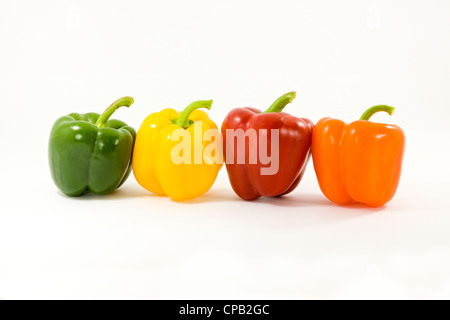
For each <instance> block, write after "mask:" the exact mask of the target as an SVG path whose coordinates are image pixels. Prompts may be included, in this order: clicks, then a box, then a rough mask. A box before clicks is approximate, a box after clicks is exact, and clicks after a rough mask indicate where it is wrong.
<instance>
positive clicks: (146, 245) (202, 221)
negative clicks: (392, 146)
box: [0, 0, 450, 299]
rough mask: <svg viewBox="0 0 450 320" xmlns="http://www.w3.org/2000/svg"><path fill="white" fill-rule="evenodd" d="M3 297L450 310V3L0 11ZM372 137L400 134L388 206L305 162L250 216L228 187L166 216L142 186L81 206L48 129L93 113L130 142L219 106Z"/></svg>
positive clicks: (99, 4) (223, 184)
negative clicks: (429, 305) (123, 106)
mask: <svg viewBox="0 0 450 320" xmlns="http://www.w3.org/2000/svg"><path fill="white" fill-rule="evenodd" d="M0 12H2V20H1V21H0V41H1V43H2V50H1V51H0V72H1V74H2V77H1V78H0V90H1V92H2V113H1V118H2V122H1V125H0V133H1V137H2V139H1V140H0V141H1V150H2V156H1V157H0V165H1V167H2V168H3V169H2V170H1V172H0V175H1V181H2V184H1V185H0V195H1V202H0V206H1V207H0V208H1V209H0V210H1V211H0V298H4V299H14V298H163V299H173V298H183V299H188V298H194V299H195V298H202V299H215V298H226V299H230V298H234V299H240V298H245V299H278V298H447V299H448V298H450V271H449V270H450V232H449V230H450V210H449V209H450V201H449V197H448V190H449V178H450V170H449V165H448V163H449V160H450V152H449V138H450V126H449V125H448V121H449V117H450V111H449V110H450V109H449V101H450V90H449V87H450V60H449V59H448V57H449V56H450V41H449V31H450V20H449V19H448V17H449V15H450V2H449V1H445V0H436V1H425V0H423V1H406V0H404V1H400V0H397V1H376V0H374V1H339V2H338V1H277V2H276V6H274V5H273V4H271V2H266V1H226V2H225V1H165V2H149V1H126V2H125V1H124V2H123V3H121V2H118V1H41V2H39V3H38V2H33V1H5V0H2V2H0ZM290 90H297V91H298V96H297V99H296V100H295V102H294V104H292V105H290V106H289V107H288V110H287V112H290V113H292V114H295V115H298V116H304V117H309V118H310V119H312V120H313V121H315V122H316V121H317V120H319V119H320V118H321V117H323V116H333V117H338V118H342V119H345V120H347V121H351V120H353V119H356V118H357V117H359V116H360V114H361V113H362V112H363V111H364V110H365V109H366V108H367V107H369V106H372V105H375V104H379V103H386V104H390V105H393V106H395V107H397V112H396V114H395V115H394V116H393V117H391V118H389V117H388V116H386V115H377V116H375V117H374V120H378V121H384V122H392V123H396V124H399V125H401V126H402V127H403V129H404V130H405V132H406V135H407V142H408V145H407V151H406V156H405V161H404V172H403V177H402V181H401V184H400V187H399V190H398V193H397V195H396V197H395V198H394V200H393V201H392V202H391V203H389V204H388V205H387V206H386V207H384V208H381V209H378V210H372V209H367V208H363V207H360V206H354V207H350V208H343V207H338V206H335V205H333V204H332V203H330V202H328V201H327V200H326V199H325V198H324V197H323V196H322V194H321V193H320V190H319V189H318V186H317V182H316V180H315V176H314V170H313V167H312V165H311V164H310V166H309V168H308V171H307V174H306V176H305V178H304V181H303V182H302V184H301V185H300V187H299V188H298V189H297V190H296V191H295V192H294V193H293V194H292V195H290V196H288V197H286V198H283V199H262V200H259V201H255V202H244V201H241V200H239V199H238V198H237V197H236V196H235V195H234V193H233V192H232V190H231V188H230V186H229V183H228V180H227V177H226V171H225V170H223V171H222V172H221V175H220V177H219V179H218V181H217V183H216V185H214V187H213V189H212V190H211V191H210V192H209V193H208V194H206V195H205V196H204V197H201V198H199V199H197V200H195V201H191V202H188V203H174V202H172V201H170V200H169V199H166V198H158V197H155V196H152V195H149V194H148V193H147V192H146V191H145V190H143V189H141V188H140V187H139V186H138V185H137V184H136V182H135V180H134V178H133V177H131V178H130V179H129V181H128V182H127V183H126V185H124V187H123V188H122V189H121V190H120V191H118V192H117V193H115V194H113V195H110V196H106V197H96V196H87V197H83V198H79V199H69V198H66V197H63V196H61V195H60V194H59V193H58V192H57V190H56V189H55V187H54V185H53V183H52V181H51V179H50V175H49V170H48V165H47V139H48V135H49V131H50V128H51V126H52V124H53V122H54V120H56V118H58V117H59V116H61V115H64V114H67V113H70V112H74V111H77V112H89V111H97V112H101V111H102V110H103V109H104V108H106V107H107V106H108V105H109V103H110V102H112V101H113V100H115V99H116V98H118V97H120V96H123V95H132V96H134V98H135V100H136V104H135V105H134V106H133V107H132V108H131V109H130V110H120V111H119V112H118V113H117V114H116V118H120V119H123V120H124V121H126V122H128V123H129V124H130V125H133V126H134V127H135V128H138V127H139V125H140V123H141V122H142V120H143V119H144V118H145V117H146V116H147V115H148V114H150V113H151V112H154V111H158V110H160V109H162V108H164V107H178V108H180V109H181V108H183V107H184V106H186V105H187V104H189V103H190V102H192V101H193V100H197V99H209V98H213V99H214V100H215V103H214V106H213V110H212V111H211V112H210V115H211V117H212V118H213V119H215V120H216V122H217V123H218V124H219V125H220V123H221V121H222V119H223V118H224V116H225V114H226V113H227V112H228V110H230V108H232V107H236V106H254V107H260V108H264V107H267V106H268V105H270V104H271V103H272V101H273V100H274V99H275V98H277V97H278V96H279V95H281V94H282V93H284V92H287V91H290Z"/></svg>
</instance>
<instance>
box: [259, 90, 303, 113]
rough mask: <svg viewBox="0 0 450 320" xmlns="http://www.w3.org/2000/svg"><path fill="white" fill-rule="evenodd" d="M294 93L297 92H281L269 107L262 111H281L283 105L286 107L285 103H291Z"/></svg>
mask: <svg viewBox="0 0 450 320" xmlns="http://www.w3.org/2000/svg"><path fill="white" fill-rule="evenodd" d="M296 95H297V94H296V93H295V91H292V92H288V93H286V94H283V95H282V96H281V97H279V98H278V99H277V100H275V102H274V103H273V104H272V105H271V106H270V107H269V109H267V110H266V111H264V112H263V113H269V112H278V113H279V112H281V111H283V109H284V107H286V105H287V104H288V103H291V102H292V101H293V100H294V99H295V97H296Z"/></svg>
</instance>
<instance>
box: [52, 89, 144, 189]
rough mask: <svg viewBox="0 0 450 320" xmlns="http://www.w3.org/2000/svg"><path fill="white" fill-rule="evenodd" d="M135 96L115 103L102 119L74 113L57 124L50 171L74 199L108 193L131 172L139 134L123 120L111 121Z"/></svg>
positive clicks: (93, 115)
mask: <svg viewBox="0 0 450 320" xmlns="http://www.w3.org/2000/svg"><path fill="white" fill-rule="evenodd" d="M133 103H134V100H133V98H132V97H124V98H121V99H119V100H117V101H116V102H114V103H113V104H112V105H111V106H110V107H109V108H108V109H107V110H106V111H105V113H103V114H102V115H101V116H100V115H99V114H97V113H87V114H78V113H72V114H70V115H68V116H65V117H62V118H60V119H58V120H57V121H56V123H55V124H54V126H53V129H52V132H51V134H50V143H49V162H50V171H51V174H52V177H53V180H54V182H55V184H56V186H57V187H58V188H59V190H61V192H63V193H64V194H66V195H67V196H71V197H78V196H81V195H83V194H86V193H89V192H92V193H95V194H108V193H111V192H113V191H115V190H116V189H117V188H119V187H120V186H121V185H122V184H123V183H124V182H125V180H126V179H127V178H128V176H129V175H130V173H131V156H132V151H133V144H134V140H135V137H136V132H135V131H134V129H133V128H131V127H129V126H127V125H126V124H125V123H124V122H122V121H119V120H109V118H110V117H111V116H112V114H113V113H114V112H115V111H116V110H117V109H118V108H120V107H129V106H131V105H132V104H133Z"/></svg>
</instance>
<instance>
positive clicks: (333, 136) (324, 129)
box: [312, 105, 405, 207]
mask: <svg viewBox="0 0 450 320" xmlns="http://www.w3.org/2000/svg"><path fill="white" fill-rule="evenodd" d="M380 111H384V112H387V113H389V114H390V115H391V114H392V113H393V111H394V108H392V107H389V106H386V105H379V106H375V107H372V108H370V109H368V110H367V111H366V112H365V113H364V114H363V116H362V117H361V119H360V120H358V121H355V122H352V123H350V124H346V123H344V122H343V121H341V120H336V119H331V118H324V119H322V120H320V121H319V122H318V123H317V124H316V126H315V127H314V132H313V141H312V156H313V162H314V168H315V171H316V175H317V179H318V181H319V185H320V188H321V190H322V192H323V194H324V195H325V196H326V197H327V198H328V199H329V200H331V201H333V202H335V203H337V204H340V205H346V204H351V203H362V204H364V205H367V206H369V207H380V206H383V205H385V204H386V203H388V202H389V201H390V200H391V199H392V198H393V197H394V195H395V192H396V190H397V186H398V183H399V180H400V174H401V169H402V161H403V154H404V150H405V134H404V133H403V130H402V129H401V128H400V127H398V126H395V125H391V124H383V123H374V122H369V121H368V120H369V119H370V117H371V116H372V115H373V114H374V113H376V112H380Z"/></svg>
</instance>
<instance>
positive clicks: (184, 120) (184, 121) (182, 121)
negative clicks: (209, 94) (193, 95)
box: [172, 100, 213, 129]
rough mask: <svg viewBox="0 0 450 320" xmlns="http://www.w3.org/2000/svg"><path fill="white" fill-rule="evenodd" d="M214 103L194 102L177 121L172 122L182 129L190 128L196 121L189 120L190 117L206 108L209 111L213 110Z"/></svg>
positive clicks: (208, 101)
mask: <svg viewBox="0 0 450 320" xmlns="http://www.w3.org/2000/svg"><path fill="white" fill-rule="evenodd" d="M212 103H213V101H212V100H199V101H195V102H192V103H191V104H190V105H188V106H187V107H186V109H184V110H183V112H182V113H181V114H180V117H179V118H177V119H174V120H172V122H173V123H174V124H176V125H178V126H180V127H182V128H185V129H186V128H189V127H190V126H192V125H193V124H194V121H192V120H189V116H190V115H191V113H192V112H193V111H194V110H197V109H200V108H205V109H208V110H211V106H212Z"/></svg>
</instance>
